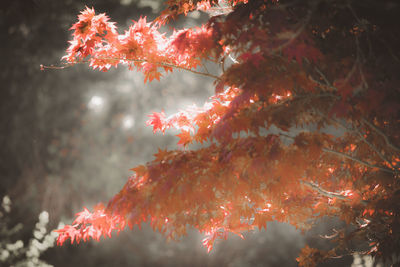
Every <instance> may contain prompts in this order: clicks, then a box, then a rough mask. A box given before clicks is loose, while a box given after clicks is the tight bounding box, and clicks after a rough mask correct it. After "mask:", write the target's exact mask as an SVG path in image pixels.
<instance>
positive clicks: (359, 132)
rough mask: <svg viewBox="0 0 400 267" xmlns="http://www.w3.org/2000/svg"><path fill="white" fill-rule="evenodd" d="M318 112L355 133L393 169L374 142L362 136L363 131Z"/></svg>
mask: <svg viewBox="0 0 400 267" xmlns="http://www.w3.org/2000/svg"><path fill="white" fill-rule="evenodd" d="M318 114H319V115H320V116H323V117H324V118H325V119H327V120H331V121H333V122H334V123H336V124H337V125H339V126H340V127H342V128H343V129H345V130H346V131H349V132H354V133H356V134H357V135H358V136H359V137H360V138H361V139H362V140H363V142H364V143H366V144H367V145H368V146H369V147H370V148H371V149H372V150H373V151H374V152H375V153H376V154H377V155H378V156H379V157H380V158H381V159H382V160H383V161H385V162H386V163H387V164H389V165H390V167H392V169H395V167H394V166H393V164H392V163H391V162H390V161H389V160H388V159H387V158H386V157H385V156H384V155H382V153H381V152H379V150H378V149H377V148H376V146H375V145H374V144H372V143H371V142H369V141H368V140H367V139H366V138H365V137H364V135H363V133H361V131H360V130H359V129H358V128H356V129H351V128H348V127H347V126H346V125H344V124H343V123H341V122H340V121H338V120H335V119H334V118H330V117H327V116H326V115H325V114H323V113H321V112H318Z"/></svg>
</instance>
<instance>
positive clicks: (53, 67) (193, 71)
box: [40, 57, 221, 80]
mask: <svg viewBox="0 0 400 267" xmlns="http://www.w3.org/2000/svg"><path fill="white" fill-rule="evenodd" d="M93 59H103V60H125V61H130V62H139V63H151V64H155V65H160V66H163V67H170V68H175V69H181V70H185V71H189V72H192V73H195V74H198V75H203V76H206V77H211V78H214V79H216V80H220V79H221V78H220V77H218V76H216V75H212V74H210V73H206V72H201V71H196V70H192V69H189V68H185V67H182V66H178V65H174V64H171V63H166V62H150V61H148V60H146V59H125V58H111V57H93ZM89 62H90V61H89V60H82V61H77V62H71V63H63V64H65V66H53V65H51V66H44V65H40V69H41V70H45V69H57V70H58V69H65V68H68V67H71V66H73V65H75V64H82V63H89Z"/></svg>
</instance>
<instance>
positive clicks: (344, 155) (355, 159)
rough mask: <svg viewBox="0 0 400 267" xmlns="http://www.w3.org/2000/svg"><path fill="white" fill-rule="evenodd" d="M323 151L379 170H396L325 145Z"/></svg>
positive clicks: (390, 171)
mask: <svg viewBox="0 0 400 267" xmlns="http://www.w3.org/2000/svg"><path fill="white" fill-rule="evenodd" d="M322 151H324V152H327V153H332V154H335V155H337V156H340V157H342V158H346V159H350V160H352V161H355V162H357V163H360V164H361V165H364V166H367V167H370V168H377V169H379V170H381V171H384V172H389V173H394V171H392V170H390V169H387V168H383V167H380V166H377V165H373V164H371V163H368V162H366V161H363V160H360V159H358V158H355V157H352V156H350V155H347V154H345V153H342V152H338V151H335V150H331V149H329V148H325V147H324V148H322Z"/></svg>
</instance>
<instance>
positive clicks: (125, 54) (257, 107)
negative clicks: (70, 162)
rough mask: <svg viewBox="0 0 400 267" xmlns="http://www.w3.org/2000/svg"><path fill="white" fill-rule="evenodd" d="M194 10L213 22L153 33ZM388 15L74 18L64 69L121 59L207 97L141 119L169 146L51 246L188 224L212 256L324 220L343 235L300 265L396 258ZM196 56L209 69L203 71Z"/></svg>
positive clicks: (355, 4)
mask: <svg viewBox="0 0 400 267" xmlns="http://www.w3.org/2000/svg"><path fill="white" fill-rule="evenodd" d="M194 10H201V11H204V12H209V13H212V14H213V15H212V16H210V18H209V20H208V22H207V23H206V24H204V25H202V26H201V27H199V28H195V29H181V30H176V31H174V32H173V33H172V34H170V35H169V36H168V35H167V34H162V33H161V32H160V27H162V26H163V25H164V24H166V23H168V22H169V21H170V20H171V19H176V18H177V17H178V16H179V15H182V14H183V15H186V14H188V13H189V12H191V11H194ZM398 12H399V5H398V4H396V3H395V2H390V1H381V2H379V1H356V0H354V1H352V0H349V1H342V0H334V1H324V0H319V1H318V0H303V1H292V0H286V1H284V0H282V1H278V0H275V1H273V0H248V1H247V0H244V1H243V0H227V1H225V2H224V1H219V2H217V1H215V0H209V1H207V0H205V1H196V0H195V1H192V0H190V1H189V0H180V1H172V0H168V1H167V2H166V9H165V10H164V11H163V12H162V13H161V14H160V16H159V17H158V18H157V19H156V20H155V21H153V22H148V21H146V18H141V19H139V21H137V22H136V21H133V23H132V25H131V26H130V27H129V29H128V30H127V31H125V32H124V33H118V31H117V28H116V25H115V23H113V22H110V20H109V18H108V17H107V16H106V15H105V14H96V13H95V11H94V9H91V8H86V9H85V10H83V11H82V12H81V14H80V15H79V16H78V22H77V23H75V24H74V25H73V26H72V28H71V29H72V30H73V40H72V41H70V46H69V48H68V49H67V55H66V56H65V57H64V58H63V59H64V60H65V61H66V64H68V65H74V64H76V63H82V62H87V63H88V64H89V66H90V67H92V68H93V69H99V70H101V71H107V70H108V69H110V68H111V67H117V66H118V65H126V66H128V68H129V69H131V70H134V69H135V70H137V71H140V72H142V73H143V74H144V81H145V82H146V81H152V80H154V79H157V80H159V79H160V77H161V76H162V75H164V74H166V73H168V72H172V71H174V70H187V71H191V72H194V73H197V74H199V75H205V76H208V77H210V78H211V79H214V80H215V95H213V96H212V97H211V98H210V100H209V102H207V103H205V104H204V106H203V107H198V108H197V109H193V108H191V109H190V110H183V111H181V112H179V113H177V114H164V112H162V111H158V112H154V113H153V114H151V115H149V120H148V123H147V124H148V125H149V126H151V127H153V131H154V132H155V133H157V132H161V133H164V132H165V131H167V130H168V129H170V128H175V129H178V130H180V134H178V135H177V137H178V144H179V145H180V147H181V149H177V150H172V151H166V150H159V151H158V152H157V153H156V154H155V155H154V160H153V161H151V162H148V163H147V164H145V165H141V166H137V167H135V168H133V169H132V170H133V172H134V174H133V175H132V176H131V177H130V178H129V179H128V181H127V183H126V185H125V186H124V187H123V188H122V190H121V191H120V192H119V193H118V194H116V195H115V196H114V197H113V199H111V200H110V202H109V203H108V205H107V206H106V207H104V206H102V205H99V206H97V207H95V208H94V211H93V212H90V211H89V210H87V209H85V210H84V211H82V212H80V213H78V214H77V217H76V219H75V221H74V222H73V223H72V225H68V226H65V227H64V228H63V229H60V230H58V232H59V237H58V243H59V244H60V245H61V244H63V243H64V242H65V241H66V240H68V239H71V242H73V241H76V242H79V241H80V240H84V241H86V240H88V239H89V238H94V239H96V240H98V239H99V238H100V237H101V236H102V235H104V236H106V235H108V236H110V235H111V232H112V231H113V230H116V231H121V230H122V229H124V228H125V226H126V225H128V226H129V227H130V228H132V227H133V226H135V225H140V224H141V223H142V222H148V223H149V224H150V225H151V226H152V227H153V228H154V229H155V230H158V231H160V232H162V233H164V235H165V236H166V237H167V238H170V239H178V238H179V237H181V236H182V235H184V234H185V233H186V230H187V228H188V227H193V228H196V229H198V230H199V231H200V232H201V233H204V234H205V235H206V238H205V239H204V241H203V243H204V245H205V246H206V247H207V248H208V250H211V249H212V247H213V244H214V241H215V240H216V239H218V238H225V237H226V236H227V233H235V234H238V235H241V232H243V231H248V230H251V229H255V228H257V229H263V228H266V225H267V222H269V221H279V222H287V223H290V224H292V225H294V226H295V227H297V228H300V229H302V230H307V229H309V228H310V227H312V225H313V223H314V222H315V221H316V220H317V219H318V218H322V217H324V216H336V217H339V218H341V219H342V220H344V221H346V222H347V223H348V224H351V225H352V226H353V227H352V229H354V230H353V231H351V232H349V231H345V230H338V231H337V232H336V235H335V236H334V237H332V239H333V240H334V241H335V242H336V243H335V244H336V246H335V248H333V249H332V250H330V251H327V252H320V251H317V250H316V249H314V248H309V247H306V248H305V249H303V250H302V253H301V255H300V256H299V258H298V260H299V263H300V265H303V266H313V265H314V264H315V263H316V262H318V261H322V260H325V259H327V258H329V257H334V256H340V255H344V254H349V253H350V254H351V253H354V252H358V253H366V254H371V255H373V256H377V257H378V258H381V259H389V258H391V257H392V255H393V254H397V253H398V252H399V251H400V183H399V181H400V180H399V179H400V177H399V171H400V154H399V152H400V146H399V145H400V136H399V133H400V123H399V119H400V118H399V114H400V90H399V88H400V87H399V85H400V80H399V79H400V76H399V70H400V68H399V67H400V63H399V62H400V61H399V58H400V54H399V51H398V47H400V39H399V35H398V34H396V29H397V28H396V23H395V21H396V20H397V16H398V14H399V13H398ZM206 61H208V62H213V63H215V64H216V65H218V66H219V67H220V71H219V72H218V73H213V74H212V73H209V72H208V71H207V69H206V68H204V62H206ZM161 109H162V107H160V110H161ZM193 143H199V144H202V146H201V148H199V149H191V144H193ZM350 241H351V242H350ZM355 244H356V245H355ZM357 244H361V245H359V246H358V245H357Z"/></svg>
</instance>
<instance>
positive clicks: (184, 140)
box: [176, 130, 192, 146]
mask: <svg viewBox="0 0 400 267" xmlns="http://www.w3.org/2000/svg"><path fill="white" fill-rule="evenodd" d="M176 136H177V137H179V138H180V140H179V142H178V145H183V146H186V145H187V144H189V143H191V142H192V137H191V136H190V132H189V131H185V130H182V132H181V133H180V134H177V135H176Z"/></svg>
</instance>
